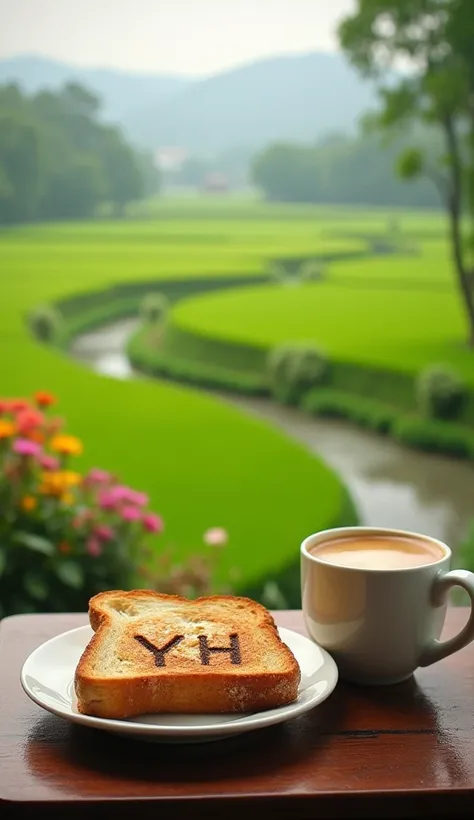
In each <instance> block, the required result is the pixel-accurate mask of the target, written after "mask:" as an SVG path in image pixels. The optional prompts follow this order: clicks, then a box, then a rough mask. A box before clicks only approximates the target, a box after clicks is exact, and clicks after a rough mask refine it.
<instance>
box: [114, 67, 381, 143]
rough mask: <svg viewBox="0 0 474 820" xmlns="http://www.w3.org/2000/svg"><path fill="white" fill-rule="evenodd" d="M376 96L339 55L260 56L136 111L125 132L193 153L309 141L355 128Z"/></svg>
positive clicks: (369, 86) (148, 141)
mask: <svg viewBox="0 0 474 820" xmlns="http://www.w3.org/2000/svg"><path fill="white" fill-rule="evenodd" d="M374 100H375V94H374V90H373V88H372V86H371V85H369V83H367V82H364V81H363V80H361V79H360V78H359V76H358V75H357V74H356V72H355V71H354V70H353V69H352V68H351V67H350V66H349V65H348V64H347V63H346V61H345V60H344V58H343V57H342V56H341V55H339V54H308V55H303V56H301V55H298V56H288V57H276V58H272V59H267V60H261V61H259V62H257V63H252V64H251V65H246V66H244V67H242V68H238V69H235V70H233V71H228V72H226V73H224V74H219V75H217V76H215V77H211V78H209V79H206V80H201V81H200V82H195V83H193V84H192V85H190V86H187V87H186V88H184V89H183V90H182V91H181V92H178V93H177V94H175V95H174V96H173V97H170V98H168V100H167V101H166V102H165V103H161V104H160V105H155V106H150V107H144V108H143V110H142V111H138V110H137V111H136V112H135V115H134V118H133V122H128V123H127V125H128V129H129V131H130V133H132V132H133V133H134V135H135V137H137V138H140V139H141V140H143V141H144V142H146V143H147V144H150V145H157V144H158V145H159V144H165V145H174V144H179V145H182V146H184V147H186V148H188V149H189V150H190V151H191V152H192V153H200V154H213V153H216V152H217V153H220V152H222V151H226V150H229V149H231V148H235V147H237V146H238V147H245V148H248V149H252V150H255V149H256V148H260V147H261V146H263V145H265V144H267V143H268V142H271V141H274V140H286V139H287V140H302V141H307V140H313V139H315V138H317V137H321V136H324V135H326V134H330V133H333V132H335V131H339V132H341V131H344V132H346V131H349V130H351V129H353V128H354V126H355V124H356V122H357V120H358V118H359V117H360V115H361V114H362V113H363V112H364V111H366V110H367V108H368V107H370V106H371V105H372V104H373V103H374Z"/></svg>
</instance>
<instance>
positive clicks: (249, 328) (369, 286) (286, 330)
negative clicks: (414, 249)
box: [172, 253, 474, 384]
mask: <svg viewBox="0 0 474 820" xmlns="http://www.w3.org/2000/svg"><path fill="white" fill-rule="evenodd" d="M172 322H173V325H174V327H175V328H176V330H178V331H182V332H183V333H184V334H186V337H187V344H188V346H189V345H190V344H192V338H190V337H192V336H193V335H195V336H196V337H198V339H202V338H207V339H210V340H213V341H214V342H216V341H218V340H222V342H223V343H224V344H226V345H229V343H234V344H235V345H236V347H238V346H239V345H244V346H249V345H251V346H255V347H257V348H260V349H263V350H267V349H269V348H270V347H272V346H274V345H277V344H279V343H282V342H286V341H312V342H314V343H316V344H317V345H319V346H320V347H321V349H322V350H324V351H325V352H326V353H327V355H328V356H329V357H330V358H331V359H333V360H335V361H340V362H350V363H357V364H363V365H369V366H374V367H377V368H384V369H390V370H395V371H399V372H403V373H409V374H416V373H418V372H419V370H420V369H421V368H422V367H423V366H424V365H427V364H430V363H432V362H448V363H450V364H452V365H455V366H456V368H457V370H458V371H459V372H460V373H462V374H463V375H464V376H465V378H466V379H467V380H469V382H470V383H471V384H474V359H473V354H472V351H471V350H469V349H468V348H467V346H465V345H464V335H465V327H464V316H463V312H462V306H461V303H460V300H459V298H458V294H457V293H456V291H455V289H454V287H453V285H452V279H451V275H450V272H449V262H448V260H447V258H446V257H445V255H444V253H443V254H442V255H440V256H438V255H433V258H430V256H429V255H428V254H427V255H426V256H422V257H420V258H403V257H401V258H390V259H379V258H376V259H370V260H363V261H358V262H346V263H336V264H334V266H332V267H331V268H330V270H329V273H328V277H327V280H326V281H323V282H321V283H314V284H304V283H303V284H300V285H297V286H294V285H292V286H275V285H268V286H261V287H257V288H246V289H242V290H240V291H239V292H238V293H235V292H227V293H225V294H212V295H208V296H206V297H204V296H203V297H200V298H195V299H192V300H189V301H186V302H182V303H180V304H179V305H177V306H176V308H175V309H174V312H173V317H172ZM236 355H238V353H236Z"/></svg>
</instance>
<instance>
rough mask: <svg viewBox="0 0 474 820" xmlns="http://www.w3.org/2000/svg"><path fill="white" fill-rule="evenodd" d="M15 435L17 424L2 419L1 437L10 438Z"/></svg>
mask: <svg viewBox="0 0 474 820" xmlns="http://www.w3.org/2000/svg"><path fill="white" fill-rule="evenodd" d="M13 435H15V425H14V424H13V422H12V421H6V420H5V419H0V438H10V436H13Z"/></svg>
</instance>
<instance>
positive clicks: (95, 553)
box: [86, 536, 102, 558]
mask: <svg viewBox="0 0 474 820" xmlns="http://www.w3.org/2000/svg"><path fill="white" fill-rule="evenodd" d="M86 550H87V552H88V553H89V555H90V556H91V557H92V558H98V557H99V555H101V553H102V544H101V543H100V541H99V540H98V538H94V536H91V537H90V538H89V540H88V541H87V544H86Z"/></svg>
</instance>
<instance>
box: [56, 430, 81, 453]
mask: <svg viewBox="0 0 474 820" xmlns="http://www.w3.org/2000/svg"><path fill="white" fill-rule="evenodd" d="M50 447H51V449H52V450H55V451H56V452H57V453H61V454H62V455H64V456H80V454H81V453H82V449H83V448H82V441H81V440H80V439H78V438H76V437H75V436H66V435H59V436H54V438H52V439H51V442H50Z"/></svg>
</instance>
